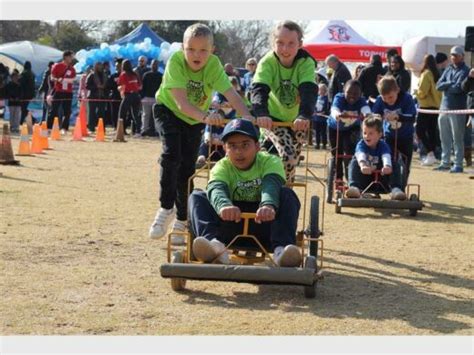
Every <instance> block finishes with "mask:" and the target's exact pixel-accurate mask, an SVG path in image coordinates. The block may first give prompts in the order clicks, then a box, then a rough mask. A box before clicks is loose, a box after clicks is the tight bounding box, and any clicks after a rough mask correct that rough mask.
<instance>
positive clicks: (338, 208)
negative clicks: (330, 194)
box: [334, 191, 342, 214]
mask: <svg viewBox="0 0 474 355" xmlns="http://www.w3.org/2000/svg"><path fill="white" fill-rule="evenodd" d="M340 198H342V192H341V191H336V203H335V204H334V206H335V207H334V210H335V212H336V213H337V214H340V213H341V212H342V208H341V206H339V205H338V203H337V200H339V199H340Z"/></svg>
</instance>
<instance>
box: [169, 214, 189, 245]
mask: <svg viewBox="0 0 474 355" xmlns="http://www.w3.org/2000/svg"><path fill="white" fill-rule="evenodd" d="M186 229H187V222H186V221H180V220H179V219H175V221H174V224H173V228H172V229H171V245H185V244H186V236H184V235H182V234H176V235H174V234H173V232H186Z"/></svg>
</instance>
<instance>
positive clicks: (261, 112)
mask: <svg viewBox="0 0 474 355" xmlns="http://www.w3.org/2000/svg"><path fill="white" fill-rule="evenodd" d="M271 42H272V43H271V44H272V51H271V52H269V53H267V54H266V55H265V56H264V57H263V58H262V59H261V60H260V62H259V63H258V66H257V70H256V72H255V76H254V78H253V82H252V86H251V88H250V101H251V103H252V109H253V113H254V115H255V116H256V117H257V125H258V126H259V127H261V128H264V129H265V135H266V136H267V137H269V138H270V139H271V141H272V142H273V145H274V146H275V148H276V149H277V151H278V154H279V155H280V157H281V158H282V160H283V163H284V164H285V171H286V177H287V179H288V180H289V181H293V180H294V177H295V172H296V165H297V163H298V160H299V156H300V153H301V148H302V143H303V141H304V138H305V134H304V131H305V130H307V129H308V128H309V125H310V122H311V119H312V116H313V112H314V107H315V104H316V98H317V95H318V87H317V85H316V81H315V76H314V72H315V67H316V63H315V61H314V59H313V58H312V57H311V55H310V54H309V53H308V52H306V51H305V50H304V49H302V48H301V47H302V45H303V31H302V29H301V27H300V26H299V25H298V24H297V23H295V22H293V21H283V22H281V23H279V24H278V25H277V26H276V28H275V29H274V30H273V33H272V41H271ZM272 121H283V122H293V129H291V128H288V127H275V128H273V129H272Z"/></svg>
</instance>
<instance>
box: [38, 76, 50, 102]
mask: <svg viewBox="0 0 474 355" xmlns="http://www.w3.org/2000/svg"><path fill="white" fill-rule="evenodd" d="M52 88H53V83H52V81H51V70H49V69H48V70H46V71H45V72H44V74H43V79H42V80H41V85H40V87H39V89H38V92H42V93H44V96H46V95H48V94H49V93H50V90H51V89H52Z"/></svg>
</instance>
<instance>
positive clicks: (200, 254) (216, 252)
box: [193, 237, 229, 264]
mask: <svg viewBox="0 0 474 355" xmlns="http://www.w3.org/2000/svg"><path fill="white" fill-rule="evenodd" d="M193 254H194V256H195V257H196V259H198V260H199V261H202V262H205V263H211V262H213V261H214V260H216V261H217V262H218V263H220V264H228V263H229V253H228V252H227V249H226V247H225V245H224V244H223V243H222V242H220V241H218V240H217V239H215V238H214V239H213V240H211V241H209V240H207V239H206V238H204V237H197V238H196V239H194V241H193ZM216 258H217V259H216Z"/></svg>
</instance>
